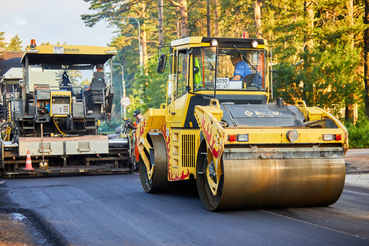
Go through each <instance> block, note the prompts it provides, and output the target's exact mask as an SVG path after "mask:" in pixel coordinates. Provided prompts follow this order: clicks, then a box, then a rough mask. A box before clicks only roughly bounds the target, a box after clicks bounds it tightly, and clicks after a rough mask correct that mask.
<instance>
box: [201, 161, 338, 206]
mask: <svg viewBox="0 0 369 246" xmlns="http://www.w3.org/2000/svg"><path fill="white" fill-rule="evenodd" d="M223 174H224V175H223V179H221V182H222V185H221V186H220V188H219V190H218V194H217V195H216V196H213V194H212V193H211V192H210V190H209V188H208V187H206V185H207V181H206V175H201V176H202V177H200V180H199V181H200V182H198V188H199V184H200V183H202V185H204V187H202V188H201V187H200V190H199V194H200V198H201V200H202V202H203V204H204V206H205V207H206V208H207V209H208V210H224V209H237V208H242V209H257V208H280V207H283V208H286V207H311V206H327V205H330V204H333V203H335V202H336V201H337V200H338V199H339V197H340V195H341V193H342V190H343V187H344V183H345V162H344V159H343V158H334V159H333V158H332V159H323V158H322V159H249V160H245V159H244V160H237V159H235V160H233V159H224V160H223ZM201 179H202V181H201ZM201 189H202V191H201Z"/></svg>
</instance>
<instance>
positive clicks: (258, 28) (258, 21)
mask: <svg viewBox="0 0 369 246" xmlns="http://www.w3.org/2000/svg"><path fill="white" fill-rule="evenodd" d="M262 6H263V0H255V4H254V15H255V28H256V37H257V38H263V36H262V31H261V7H262Z"/></svg>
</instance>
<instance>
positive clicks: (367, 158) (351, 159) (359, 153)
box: [345, 149, 369, 174]
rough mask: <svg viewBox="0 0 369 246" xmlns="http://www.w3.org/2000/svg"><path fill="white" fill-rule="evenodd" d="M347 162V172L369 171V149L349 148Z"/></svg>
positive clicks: (361, 172)
mask: <svg viewBox="0 0 369 246" xmlns="http://www.w3.org/2000/svg"><path fill="white" fill-rule="evenodd" d="M345 163H346V174H363V173H369V149H349V151H348V152H347V153H346V156H345Z"/></svg>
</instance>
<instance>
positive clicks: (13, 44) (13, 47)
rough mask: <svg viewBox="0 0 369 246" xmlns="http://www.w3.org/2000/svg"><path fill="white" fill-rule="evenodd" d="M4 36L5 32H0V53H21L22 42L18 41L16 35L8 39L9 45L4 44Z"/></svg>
mask: <svg viewBox="0 0 369 246" xmlns="http://www.w3.org/2000/svg"><path fill="white" fill-rule="evenodd" d="M4 34H5V32H0V51H3V50H8V51H21V50H22V46H21V43H22V41H21V40H20V39H19V37H18V34H17V35H15V36H14V37H12V38H11V39H10V43H9V44H7V43H6V42H5V38H4V37H3V36H4Z"/></svg>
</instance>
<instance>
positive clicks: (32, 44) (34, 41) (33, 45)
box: [30, 39, 36, 49]
mask: <svg viewBox="0 0 369 246" xmlns="http://www.w3.org/2000/svg"><path fill="white" fill-rule="evenodd" d="M30 47H31V48H32V49H34V48H36V40H35V39H31V45H30Z"/></svg>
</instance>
